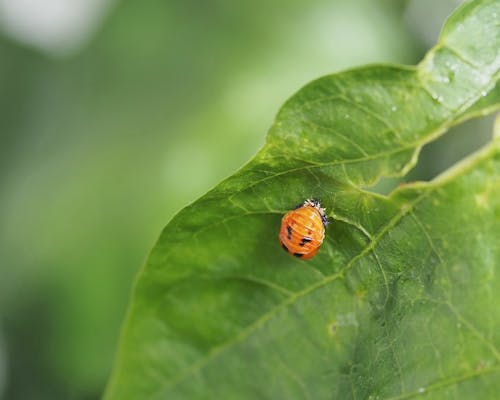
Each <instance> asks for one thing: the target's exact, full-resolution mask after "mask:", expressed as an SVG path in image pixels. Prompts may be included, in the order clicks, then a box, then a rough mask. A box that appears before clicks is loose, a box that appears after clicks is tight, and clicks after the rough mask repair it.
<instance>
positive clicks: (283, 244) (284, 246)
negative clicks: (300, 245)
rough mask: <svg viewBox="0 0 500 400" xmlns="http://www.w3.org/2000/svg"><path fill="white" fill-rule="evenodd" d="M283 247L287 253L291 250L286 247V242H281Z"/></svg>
mask: <svg viewBox="0 0 500 400" xmlns="http://www.w3.org/2000/svg"><path fill="white" fill-rule="evenodd" d="M281 247H283V250H285V251H286V252H287V253H288V252H289V251H288V247H286V245H285V243H281Z"/></svg>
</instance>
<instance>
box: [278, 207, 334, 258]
mask: <svg viewBox="0 0 500 400" xmlns="http://www.w3.org/2000/svg"><path fill="white" fill-rule="evenodd" d="M327 225H328V218H327V217H326V215H325V209H324V208H321V204H320V203H319V201H317V200H309V199H307V200H306V201H304V203H302V204H300V205H299V206H298V207H297V208H295V210H292V211H289V212H287V213H286V214H285V216H284V217H283V219H282V220H281V229H280V233H279V240H280V243H281V247H283V249H285V251H286V252H288V253H289V254H292V255H294V256H295V257H298V258H301V259H302V260H307V259H309V258H311V257H314V256H315V255H316V253H317V252H318V249H319V247H320V246H321V243H323V239H324V238H325V228H326V226H327Z"/></svg>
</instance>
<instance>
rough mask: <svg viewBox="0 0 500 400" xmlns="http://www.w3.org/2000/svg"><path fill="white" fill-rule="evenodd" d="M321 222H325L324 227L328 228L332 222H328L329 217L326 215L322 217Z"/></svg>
mask: <svg viewBox="0 0 500 400" xmlns="http://www.w3.org/2000/svg"><path fill="white" fill-rule="evenodd" d="M321 221H322V222H323V225H325V227H326V226H328V224H329V223H330V221H328V217H327V216H326V215H322V216H321Z"/></svg>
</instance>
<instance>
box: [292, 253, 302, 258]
mask: <svg viewBox="0 0 500 400" xmlns="http://www.w3.org/2000/svg"><path fill="white" fill-rule="evenodd" d="M293 255H294V256H295V257H298V258H300V257H302V256H303V255H304V254H302V253H293Z"/></svg>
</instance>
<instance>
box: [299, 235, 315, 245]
mask: <svg viewBox="0 0 500 400" xmlns="http://www.w3.org/2000/svg"><path fill="white" fill-rule="evenodd" d="M309 242H312V239H311V238H308V237H305V238H302V240H301V241H300V243H299V244H300V245H301V246H304V245H305V244H306V243H309Z"/></svg>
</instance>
